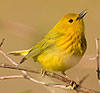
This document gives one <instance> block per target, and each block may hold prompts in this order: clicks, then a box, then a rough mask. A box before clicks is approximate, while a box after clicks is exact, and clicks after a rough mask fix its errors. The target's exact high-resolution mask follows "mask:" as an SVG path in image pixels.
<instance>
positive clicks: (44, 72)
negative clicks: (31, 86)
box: [41, 68, 47, 78]
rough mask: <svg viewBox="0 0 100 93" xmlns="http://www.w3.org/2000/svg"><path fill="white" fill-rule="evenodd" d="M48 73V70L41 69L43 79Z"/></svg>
mask: <svg viewBox="0 0 100 93" xmlns="http://www.w3.org/2000/svg"><path fill="white" fill-rule="evenodd" d="M46 72H47V70H46V69H44V68H42V69H41V74H42V77H43V78H45V75H46Z"/></svg>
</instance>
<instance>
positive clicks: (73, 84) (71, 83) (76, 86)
mask: <svg viewBox="0 0 100 93" xmlns="http://www.w3.org/2000/svg"><path fill="white" fill-rule="evenodd" d="M62 74H63V75H64V76H65V77H66V78H67V79H69V80H70V84H69V87H68V88H69V89H76V88H78V87H79V84H77V83H76V82H75V81H73V80H72V79H71V78H70V77H68V76H67V75H66V74H65V72H62Z"/></svg>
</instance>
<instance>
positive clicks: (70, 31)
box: [10, 10, 87, 74]
mask: <svg viewBox="0 0 100 93" xmlns="http://www.w3.org/2000/svg"><path fill="white" fill-rule="evenodd" d="M86 14H87V10H84V11H82V12H81V13H79V14H75V13H69V14H67V15H64V16H63V17H62V18H61V19H60V21H59V22H58V23H57V24H56V25H55V26H54V27H53V28H52V29H51V30H50V31H49V32H48V34H47V35H46V36H45V37H44V38H43V39H42V40H41V41H40V42H38V43H37V44H35V45H34V46H33V47H32V48H30V49H28V50H22V51H12V52H10V54H13V55H22V56H24V58H23V59H22V60H21V62H20V63H23V62H24V61H25V60H27V59H29V58H33V59H34V61H36V62H39V63H40V64H41V66H42V68H43V69H46V70H50V71H56V72H58V71H60V72H61V73H63V74H64V72H65V71H66V70H68V69H70V68H72V67H73V66H75V65H76V64H78V63H79V61H80V59H81V58H82V56H83V54H84V53H85V51H86V48H87V42H86V38H85V32H84V22H83V17H84V16H85V15H86Z"/></svg>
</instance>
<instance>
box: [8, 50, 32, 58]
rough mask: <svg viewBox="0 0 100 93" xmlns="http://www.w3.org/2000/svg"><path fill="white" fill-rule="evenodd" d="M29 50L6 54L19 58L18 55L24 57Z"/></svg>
mask: <svg viewBox="0 0 100 93" xmlns="http://www.w3.org/2000/svg"><path fill="white" fill-rule="evenodd" d="M30 50H31V49H28V50H21V51H11V52H8V54H11V55H14V56H19V55H22V56H26V55H27V54H28V53H29V51H30Z"/></svg>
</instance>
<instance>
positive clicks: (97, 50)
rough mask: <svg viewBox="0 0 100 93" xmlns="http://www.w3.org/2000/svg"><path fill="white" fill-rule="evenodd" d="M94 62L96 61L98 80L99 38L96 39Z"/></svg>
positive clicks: (99, 75)
mask: <svg viewBox="0 0 100 93" xmlns="http://www.w3.org/2000/svg"><path fill="white" fill-rule="evenodd" d="M96 61H97V77H98V80H100V69H99V38H97V39H96Z"/></svg>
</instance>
